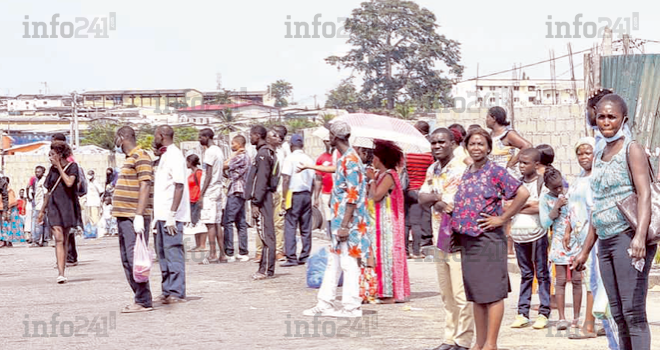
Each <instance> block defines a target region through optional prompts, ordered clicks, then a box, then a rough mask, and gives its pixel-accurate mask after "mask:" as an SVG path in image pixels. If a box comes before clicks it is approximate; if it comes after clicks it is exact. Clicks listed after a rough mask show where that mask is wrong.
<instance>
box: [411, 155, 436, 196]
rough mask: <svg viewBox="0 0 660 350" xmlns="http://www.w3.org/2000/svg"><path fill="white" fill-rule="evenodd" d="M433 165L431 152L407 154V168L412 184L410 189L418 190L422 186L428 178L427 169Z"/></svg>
mask: <svg viewBox="0 0 660 350" xmlns="http://www.w3.org/2000/svg"><path fill="white" fill-rule="evenodd" d="M431 165H433V156H432V155H431V153H408V154H407V155H406V170H408V179H409V180H410V185H408V190H410V191H416V190H419V189H420V188H422V185H423V184H424V180H425V179H426V170H428V168H429V167H430V166H431Z"/></svg>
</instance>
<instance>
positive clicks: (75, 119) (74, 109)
mask: <svg viewBox="0 0 660 350" xmlns="http://www.w3.org/2000/svg"><path fill="white" fill-rule="evenodd" d="M71 97H72V99H73V101H72V102H71V111H72V115H73V134H72V135H71V136H72V137H73V140H72V141H73V142H72V143H73V148H74V149H78V146H79V145H80V128H79V127H78V106H77V103H78V102H77V100H78V99H77V97H78V93H76V92H75V91H74V92H72V93H71Z"/></svg>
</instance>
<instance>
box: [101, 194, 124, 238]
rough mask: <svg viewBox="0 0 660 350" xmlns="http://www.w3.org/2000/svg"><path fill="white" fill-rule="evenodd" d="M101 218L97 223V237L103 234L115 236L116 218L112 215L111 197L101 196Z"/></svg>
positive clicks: (116, 232)
mask: <svg viewBox="0 0 660 350" xmlns="http://www.w3.org/2000/svg"><path fill="white" fill-rule="evenodd" d="M101 210H102V213H101V220H99V223H98V225H99V226H98V235H97V237H98V238H101V237H103V236H117V235H118V232H119V231H118V230H117V218H115V217H113V216H112V197H111V196H104V197H103V207H101Z"/></svg>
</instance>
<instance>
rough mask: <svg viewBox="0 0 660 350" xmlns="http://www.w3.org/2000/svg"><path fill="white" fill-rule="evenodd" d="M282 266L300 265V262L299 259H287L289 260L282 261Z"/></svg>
mask: <svg viewBox="0 0 660 350" xmlns="http://www.w3.org/2000/svg"><path fill="white" fill-rule="evenodd" d="M280 266H281V267H291V266H298V262H297V261H287V262H283V263H281V264H280Z"/></svg>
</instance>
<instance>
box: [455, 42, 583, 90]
mask: <svg viewBox="0 0 660 350" xmlns="http://www.w3.org/2000/svg"><path fill="white" fill-rule="evenodd" d="M588 51H591V49H590V48H589V49H585V50H582V51H576V52H573V55H577V54H581V53H584V52H588ZM570 55H571V54H566V55H563V56H558V57H554V58H551V59H547V60H543V61H540V62H536V63H530V64H526V65H524V66H520V67H516V68H514V69H507V70H503V71H501V72H496V73H491V74H486V75H482V76H480V77H474V78H470V79H465V80H461V81H459V82H458V83H464V82H466V81H473V80H478V79H482V78H486V77H492V76H493V75H499V74H503V73H508V72H512V71H514V70H517V69H522V68H528V67H532V66H536V65H539V64H543V63H548V62H551V61H556V60H558V59H561V58H566V57H568V56H570Z"/></svg>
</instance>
